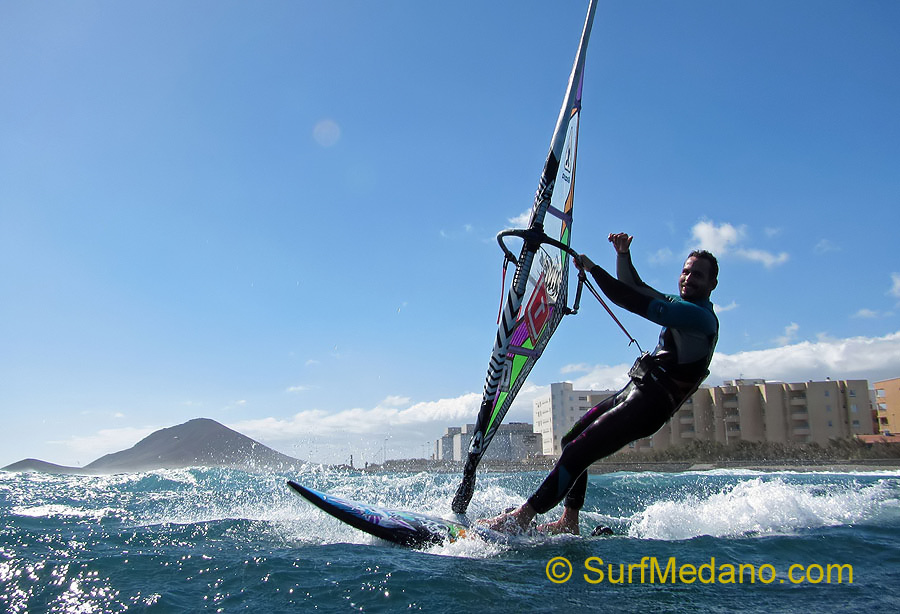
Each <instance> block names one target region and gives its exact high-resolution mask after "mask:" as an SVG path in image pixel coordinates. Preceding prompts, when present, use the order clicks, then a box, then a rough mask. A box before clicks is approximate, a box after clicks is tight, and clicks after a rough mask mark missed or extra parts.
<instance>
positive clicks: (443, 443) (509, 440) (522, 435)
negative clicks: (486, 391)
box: [434, 422, 541, 462]
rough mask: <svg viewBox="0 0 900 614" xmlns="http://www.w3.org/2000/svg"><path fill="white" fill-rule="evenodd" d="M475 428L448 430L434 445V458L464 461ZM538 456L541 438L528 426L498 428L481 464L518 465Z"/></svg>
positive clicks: (462, 427)
mask: <svg viewBox="0 0 900 614" xmlns="http://www.w3.org/2000/svg"><path fill="white" fill-rule="evenodd" d="M474 430H475V425H474V424H466V425H465V426H451V427H448V428H447V430H446V431H445V432H444V435H443V437H441V438H440V439H438V440H437V441H436V442H435V448H434V458H435V459H436V460H443V461H464V460H466V455H467V454H468V448H469V441H470V440H471V439H472V432H473V431H474ZM537 456H541V438H540V436H539V435H538V434H537V433H535V432H534V428H533V427H532V425H531V424H528V423H527V422H510V423H509V424H501V425H500V427H499V428H498V429H497V432H496V433H495V434H494V438H493V440H491V444H490V445H489V446H488V449H487V451H486V452H485V453H484V457H483V459H484V460H496V461H508V462H518V461H523V460H528V459H530V458H535V457H537Z"/></svg>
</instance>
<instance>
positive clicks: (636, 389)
mask: <svg viewBox="0 0 900 614" xmlns="http://www.w3.org/2000/svg"><path fill="white" fill-rule="evenodd" d="M590 273H591V275H592V276H593V277H594V279H595V280H596V281H597V283H598V284H599V285H600V288H601V290H603V292H604V294H606V295H607V296H608V297H609V298H610V300H612V301H613V302H614V303H616V304H617V305H619V306H620V307H623V308H624V309H628V310H629V311H631V312H633V313H636V314H638V315H640V316H643V317H645V318H647V319H648V320H651V321H653V322H656V323H657V324H660V325H661V326H662V327H663V328H662V331H661V332H660V335H659V344H658V345H657V346H656V349H654V350H653V352H652V353H651V354H649V355H647V356H646V357H645V358H644V360H643V361H642V366H643V368H642V369H639V370H638V371H640V372H639V373H635V372H634V371H635V370H632V373H631V375H632V377H631V381H629V383H628V384H627V385H626V386H625V387H624V388H623V389H622V390H620V391H619V392H617V393H616V394H614V395H612V396H610V397H609V398H607V399H605V400H603V401H602V402H600V403H599V404H598V405H596V406H594V407H593V408H591V409H590V410H588V411H587V412H586V413H585V414H584V416H582V417H581V419H580V420H579V421H578V422H577V423H575V426H574V427H572V430H570V431H569V432H568V433H567V434H566V435H565V437H563V439H562V445H563V451H562V455H561V456H560V457H559V460H558V461H557V463H556V466H555V467H554V468H553V470H552V471H551V472H550V475H548V476H547V478H546V479H545V480H544V482H543V483H542V484H541V485H540V487H538V489H537V490H536V491H535V493H534V494H533V495H531V497H529V499H528V502H529V503H530V504H531V506H532V507H533V508H534V509H535V510H536V511H537V512H538V513H540V514H543V513H544V512H547V511H549V510H550V509H551V508H553V507H554V506H555V505H556V504H557V503H559V502H560V501H561V500H562V499H563V497H565V500H566V507H567V508H571V509H575V510H580V509H581V507H582V505H584V496H585V492H586V490H587V472H586V470H587V468H588V467H589V466H590V465H591V463H593V462H594V461H596V460H599V459H601V458H603V457H605V456H609V455H610V454H612V453H613V452H615V451H617V450H619V449H621V448H623V447H625V446H626V445H628V444H629V443H631V442H632V441H635V440H637V439H641V438H643V437H649V436H651V435H653V434H654V433H655V432H656V431H658V430H659V429H660V428H661V427H662V426H663V425H664V424H665V423H666V422H667V421H668V420H669V418H671V417H672V414H674V413H675V412H676V411H677V410H678V408H679V407H681V405H682V403H684V401H686V400H687V399H688V397H690V395H691V394H693V393H694V391H695V390H696V389H697V387H698V386H699V385H700V384H701V383H702V382H703V380H704V379H705V378H706V376H707V375H708V374H709V371H708V370H707V368H708V367H709V362H710V360H712V355H713V351H714V349H715V347H716V340H717V339H718V333H719V321H718V319H717V318H716V315H715V313H714V312H713V307H712V303H711V302H710V301H709V300H703V301H700V302H696V303H694V302H689V301H686V300H684V299H682V298H680V297H678V296H674V295H668V294H662V293H661V292H658V291H656V290H654V289H653V288H651V287H650V286H648V285H647V284H645V283H644V282H643V281H642V280H641V278H640V277H639V276H638V274H637V271H635V270H634V266H633V265H632V263H631V256H630V255H629V254H627V253H626V254H619V257H618V260H617V263H616V274H617V276H618V278H619V279H618V280H617V279H615V278H613V277H612V276H611V275H610V274H609V273H607V272H606V271H604V270H603V269H602V268H600V267H594V268H593V269H592V270H591V271H590Z"/></svg>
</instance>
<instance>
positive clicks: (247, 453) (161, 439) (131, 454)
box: [3, 418, 303, 474]
mask: <svg viewBox="0 0 900 614" xmlns="http://www.w3.org/2000/svg"><path fill="white" fill-rule="evenodd" d="M302 464H303V461H301V460H299V459H296V458H293V457H290V456H287V455H285V454H282V453H281V452H276V451H275V450H273V449H272V448H269V447H268V446H265V445H263V444H261V443H259V442H258V441H254V440H252V439H250V438H249V437H247V436H246V435H242V434H240V433H238V432H237V431H233V430H231V429H230V428H228V427H226V426H223V425H222V424H219V423H218V422H216V421H215V420H210V419H209V418H196V419H194V420H189V421H188V422H185V423H184V424H179V425H178V426H173V427H169V428H165V429H161V430H158V431H156V432H154V433H151V434H150V435H148V436H147V437H145V438H144V439H142V440H140V441H139V442H137V443H136V444H135V445H134V446H133V447H131V448H129V449H127V450H122V451H121V452H114V453H112V454H107V455H106V456H101V457H100V458H98V459H97V460H95V461H94V462H92V463H89V464H88V465H85V466H84V467H81V468H79V467H64V466H62V465H54V464H53V463H47V462H45V461H41V460H37V459H31V458H29V459H25V460H21V461H19V462H17V463H13V464H12V465H8V466H6V467H4V468H3V469H4V470H6V471H40V472H44V473H72V474H106V473H128V472H136V471H152V470H154V469H180V468H183V467H234V468H238V469H250V470H266V471H283V470H289V469H291V468H293V467H299V466H300V465H302Z"/></svg>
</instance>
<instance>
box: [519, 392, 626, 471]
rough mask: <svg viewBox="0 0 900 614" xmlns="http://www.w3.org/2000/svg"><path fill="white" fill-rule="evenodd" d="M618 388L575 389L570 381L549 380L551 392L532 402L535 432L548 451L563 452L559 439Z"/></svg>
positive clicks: (543, 447) (545, 451) (546, 452)
mask: <svg viewBox="0 0 900 614" xmlns="http://www.w3.org/2000/svg"><path fill="white" fill-rule="evenodd" d="M615 393H616V391H615V390H599V391H595V390H575V389H574V388H573V387H572V384H570V383H569V382H559V383H555V384H550V394H549V396H546V397H543V398H540V399H537V400H535V401H534V402H533V403H532V414H533V416H534V432H535V433H538V434H539V435H540V436H541V449H542V451H543V453H544V454H545V455H559V454H560V453H561V452H562V444H560V440H561V439H562V438H563V436H564V435H565V434H566V433H568V432H569V430H570V429H571V428H572V426H574V425H575V423H576V422H577V421H578V419H579V418H581V416H583V415H584V413H585V412H586V411H587V410H589V409H590V408H591V407H593V406H594V405H596V404H597V403H599V402H600V401H602V400H603V399H605V398H606V397H608V396H610V395H612V394H615Z"/></svg>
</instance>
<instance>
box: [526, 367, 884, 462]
mask: <svg viewBox="0 0 900 614" xmlns="http://www.w3.org/2000/svg"><path fill="white" fill-rule="evenodd" d="M868 388H869V384H868V381H867V380H830V379H829V380H825V381H815V382H814V381H809V382H802V383H790V384H787V383H783V382H766V381H765V380H761V379H756V380H746V379H744V380H734V381H730V382H725V384H724V385H722V386H714V387H708V388H707V387H704V388H701V389H699V390H698V391H697V392H695V393H694V395H693V396H692V397H691V398H690V399H688V400H687V402H685V404H684V405H683V406H682V407H681V409H680V410H679V411H678V412H676V414H675V415H674V416H673V417H672V419H671V420H670V421H669V422H668V423H666V425H665V426H663V427H662V428H661V429H660V430H659V431H658V432H657V433H656V434H655V435H653V436H652V437H648V438H646V439H640V440H638V441H636V442H634V443H633V444H631V445H630V446H629V447H628V448H626V450H629V449H630V450H647V449H651V448H652V449H665V448H668V447H672V446H677V445H680V444H684V443H688V442H690V441H693V440H698V441H715V442H719V443H724V444H729V443H734V442H737V441H751V442H764V441H767V442H775V443H818V444H820V445H826V444H827V443H828V441H829V440H830V439H843V438H847V437H852V436H854V435H864V434H871V433H875V432H876V431H875V427H876V422H875V420H874V419H873V412H872V406H871V402H870V395H869V389H868ZM610 394H613V392H611V391H606V390H605V391H600V392H597V391H591V390H574V389H573V388H572V385H571V384H568V383H558V384H551V385H550V395H549V396H547V397H544V398H541V399H537V400H535V401H534V404H533V412H534V430H535V432H537V433H540V434H541V437H542V441H543V449H544V454H553V455H558V454H560V452H561V449H560V444H559V441H560V439H561V438H562V437H563V435H565V434H566V433H567V432H568V430H569V429H570V428H571V427H572V425H573V424H574V423H575V421H576V420H577V419H578V418H579V417H581V416H582V415H583V414H584V412H585V411H587V410H588V409H590V408H591V407H593V406H594V405H596V404H597V403H599V402H600V401H601V400H602V399H604V398H605V397H607V396H609V395H610Z"/></svg>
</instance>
